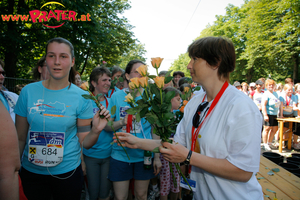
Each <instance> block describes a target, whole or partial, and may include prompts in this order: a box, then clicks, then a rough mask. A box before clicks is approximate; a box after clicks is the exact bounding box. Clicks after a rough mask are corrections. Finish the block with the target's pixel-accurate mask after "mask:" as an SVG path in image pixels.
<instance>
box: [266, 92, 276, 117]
mask: <svg viewBox="0 0 300 200" xmlns="http://www.w3.org/2000/svg"><path fill="white" fill-rule="evenodd" d="M264 101H267V105H266V108H267V114H268V115H277V113H278V111H279V106H280V100H279V97H278V94H277V93H276V92H273V93H271V92H269V91H266V92H264V94H263V96H262V102H264Z"/></svg>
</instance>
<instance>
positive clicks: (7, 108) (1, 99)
mask: <svg viewBox="0 0 300 200" xmlns="http://www.w3.org/2000/svg"><path fill="white" fill-rule="evenodd" d="M2 92H3V91H0V101H2V103H3V105H4V106H5V108H6V110H7V111H8V112H9V105H8V102H7V100H6V99H5V97H4V96H3V93H2Z"/></svg>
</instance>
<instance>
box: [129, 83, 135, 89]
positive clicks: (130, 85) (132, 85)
mask: <svg viewBox="0 0 300 200" xmlns="http://www.w3.org/2000/svg"><path fill="white" fill-rule="evenodd" d="M128 87H129V88H130V89H132V90H134V89H135V85H134V83H133V82H129V84H128Z"/></svg>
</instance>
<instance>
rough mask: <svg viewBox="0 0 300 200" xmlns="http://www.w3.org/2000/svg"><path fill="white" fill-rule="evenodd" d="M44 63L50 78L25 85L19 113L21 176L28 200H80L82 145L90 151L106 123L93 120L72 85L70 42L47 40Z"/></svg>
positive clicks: (88, 103)
mask: <svg viewBox="0 0 300 200" xmlns="http://www.w3.org/2000/svg"><path fill="white" fill-rule="evenodd" d="M46 64H47V68H48V70H49V73H50V78H49V79H48V80H45V81H40V82H36V83H32V84H29V85H27V86H25V87H24V88H23V89H22V92H21V94H20V97H19V100H18V102H17V105H16V109H15V113H16V128H17V132H18V138H19V149H20V155H22V154H23V151H24V155H23V159H22V168H21V172H20V176H21V179H22V183H23V187H24V192H25V195H26V196H27V197H28V199H37V200H39V199H78V200H79V199H80V197H81V189H82V184H83V174H82V169H81V164H80V163H81V159H80V155H81V146H83V147H85V148H90V147H92V146H93V145H94V144H95V143H96V142H97V139H98V136H99V134H100V132H101V131H102V129H103V128H104V127H105V126H106V124H107V121H106V119H101V118H100V117H99V115H95V116H94V117H93V114H92V102H91V101H89V100H85V99H84V98H83V97H82V96H81V95H82V94H86V93H87V92H85V91H83V90H82V89H80V88H78V87H77V86H76V85H74V84H72V83H71V82H72V80H73V79H74V73H73V66H74V64H75V56H74V48H73V45H72V44H71V43H70V42H69V41H68V40H66V39H64V38H53V39H51V40H49V41H48V43H47V46H46ZM101 109H102V110H101V112H100V114H102V115H104V116H105V117H106V118H109V117H110V114H109V112H108V111H107V110H106V109H105V107H103V106H102V108H101ZM92 118H93V123H92V127H91V121H92Z"/></svg>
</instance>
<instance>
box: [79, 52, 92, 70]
mask: <svg viewBox="0 0 300 200" xmlns="http://www.w3.org/2000/svg"><path fill="white" fill-rule="evenodd" d="M89 54H90V49H88V51H87V53H86V57H85V61H84V65H83V68H82V70H81V73H80V74H81V75H82V73H83V72H84V70H85V68H86V65H87V61H88V58H89Z"/></svg>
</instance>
